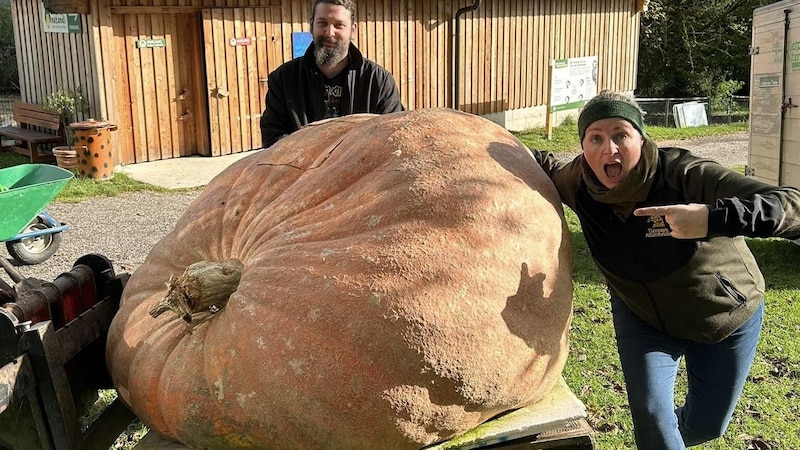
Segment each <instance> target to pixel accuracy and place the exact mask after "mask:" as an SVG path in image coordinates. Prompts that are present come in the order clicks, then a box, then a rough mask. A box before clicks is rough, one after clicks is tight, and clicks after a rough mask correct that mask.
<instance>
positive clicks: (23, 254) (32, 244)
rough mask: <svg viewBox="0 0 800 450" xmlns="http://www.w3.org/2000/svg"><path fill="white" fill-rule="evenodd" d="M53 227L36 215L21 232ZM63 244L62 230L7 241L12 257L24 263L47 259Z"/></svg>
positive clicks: (39, 261) (7, 247) (36, 262)
mask: <svg viewBox="0 0 800 450" xmlns="http://www.w3.org/2000/svg"><path fill="white" fill-rule="evenodd" d="M48 228H52V227H51V226H50V224H48V223H47V222H45V221H44V219H42V218H41V217H36V219H34V220H33V221H32V222H31V223H29V224H28V226H27V227H25V229H24V230H22V232H21V233H20V234H24V233H30V232H34V231H39V230H46V229H48ZM59 246H61V232H57V233H50V234H43V235H41V236H36V237H29V238H23V239H20V240H17V241H8V242H6V249H8V254H9V255H11V257H12V258H14V259H16V260H17V261H19V262H21V263H23V264H29V265H33V264H39V263H41V262H44V261H47V259H48V258H50V257H51V256H53V255H54V254H55V252H56V251H57V250H58V247H59Z"/></svg>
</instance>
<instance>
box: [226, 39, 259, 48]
mask: <svg viewBox="0 0 800 450" xmlns="http://www.w3.org/2000/svg"><path fill="white" fill-rule="evenodd" d="M253 40H254V39H253V38H249V37H243V38H231V40H230V43H231V47H236V46H237V45H250V44H252V43H253Z"/></svg>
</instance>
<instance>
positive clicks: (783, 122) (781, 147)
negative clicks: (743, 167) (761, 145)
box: [778, 9, 798, 186]
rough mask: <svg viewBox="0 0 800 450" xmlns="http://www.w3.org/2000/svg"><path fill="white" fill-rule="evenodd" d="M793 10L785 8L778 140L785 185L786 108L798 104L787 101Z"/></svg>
mask: <svg viewBox="0 0 800 450" xmlns="http://www.w3.org/2000/svg"><path fill="white" fill-rule="evenodd" d="M791 12H792V10H791V9H784V10H783V16H784V17H783V80H782V83H781V91H782V92H781V101H782V102H783V103H782V104H781V132H780V138H779V140H778V186H782V185H783V152H784V147H785V145H784V144H783V137H784V134H785V133H784V131H783V130H784V129H785V128H786V110H787V109H789V108H797V106H798V105H797V104H793V103H792V99H791V97H790V98H789V101H788V102H787V101H786V76H787V75H788V69H787V64H786V57H787V56H788V53H789V48H788V47H789V22H790V20H789V14H790V13H791Z"/></svg>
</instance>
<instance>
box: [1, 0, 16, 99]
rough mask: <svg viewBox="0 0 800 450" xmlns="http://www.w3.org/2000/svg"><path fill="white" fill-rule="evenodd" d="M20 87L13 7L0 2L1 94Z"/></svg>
mask: <svg viewBox="0 0 800 450" xmlns="http://www.w3.org/2000/svg"><path fill="white" fill-rule="evenodd" d="M18 87H19V73H18V72H17V52H16V49H15V47H14V27H13V24H12V20H11V6H10V5H8V3H7V2H6V4H5V5H3V4H2V2H0V92H2V91H16V90H17V89H18Z"/></svg>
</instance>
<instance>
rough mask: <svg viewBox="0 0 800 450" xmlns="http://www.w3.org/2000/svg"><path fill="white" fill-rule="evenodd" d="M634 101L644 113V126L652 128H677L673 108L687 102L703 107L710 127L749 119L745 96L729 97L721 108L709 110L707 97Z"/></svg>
mask: <svg viewBox="0 0 800 450" xmlns="http://www.w3.org/2000/svg"><path fill="white" fill-rule="evenodd" d="M636 101H637V102H638V103H639V106H641V108H642V110H644V112H645V116H644V121H645V124H647V125H652V126H660V127H677V123H678V121H677V120H676V117H675V113H674V108H673V107H674V106H675V105H679V104H682V103H689V102H697V103H700V104H702V105H703V106H704V107H705V110H706V116H707V117H708V123H709V124H711V125H713V124H723V123H735V122H747V121H748V120H749V118H750V97H749V96H745V95H734V96H731V97H730V98H729V99H728V100H727V101H725V102H723V106H722V108H714V109H711V108H709V99H708V97H675V98H637V99H636Z"/></svg>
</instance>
